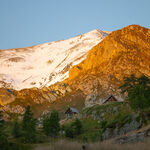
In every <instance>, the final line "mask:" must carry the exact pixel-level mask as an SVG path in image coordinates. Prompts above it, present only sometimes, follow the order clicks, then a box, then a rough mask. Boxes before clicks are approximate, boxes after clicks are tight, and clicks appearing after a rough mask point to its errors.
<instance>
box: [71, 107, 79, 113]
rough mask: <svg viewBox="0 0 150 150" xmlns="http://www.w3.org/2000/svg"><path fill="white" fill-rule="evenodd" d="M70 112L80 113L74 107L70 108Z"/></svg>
mask: <svg viewBox="0 0 150 150" xmlns="http://www.w3.org/2000/svg"><path fill="white" fill-rule="evenodd" d="M70 110H72V111H73V112H76V113H78V110H77V109H75V108H73V107H70Z"/></svg>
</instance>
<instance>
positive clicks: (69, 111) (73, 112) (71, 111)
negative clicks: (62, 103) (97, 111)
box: [65, 107, 79, 117]
mask: <svg viewBox="0 0 150 150" xmlns="http://www.w3.org/2000/svg"><path fill="white" fill-rule="evenodd" d="M78 113H79V112H78V110H77V109H75V108H73V107H69V108H68V109H67V110H66V111H65V114H66V117H71V116H74V115H76V114H78Z"/></svg>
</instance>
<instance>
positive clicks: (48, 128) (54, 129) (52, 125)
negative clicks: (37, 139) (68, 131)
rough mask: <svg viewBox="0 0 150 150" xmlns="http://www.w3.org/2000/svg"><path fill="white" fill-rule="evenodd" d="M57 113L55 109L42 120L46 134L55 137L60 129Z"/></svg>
mask: <svg viewBox="0 0 150 150" xmlns="http://www.w3.org/2000/svg"><path fill="white" fill-rule="evenodd" d="M59 120H60V119H59V115H58V112H57V111H52V112H51V114H50V115H49V116H47V117H46V118H45V119H44V120H43V130H44V132H45V134H46V135H47V136H52V137H55V136H57V135H58V132H59V130H60V124H59Z"/></svg>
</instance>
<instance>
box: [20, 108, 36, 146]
mask: <svg viewBox="0 0 150 150" xmlns="http://www.w3.org/2000/svg"><path fill="white" fill-rule="evenodd" d="M22 130H23V136H24V142H27V143H31V142H34V141H35V133H36V119H34V118H33V113H32V112H31V110H30V106H27V107H26V111H25V114H24V117H23V122H22Z"/></svg>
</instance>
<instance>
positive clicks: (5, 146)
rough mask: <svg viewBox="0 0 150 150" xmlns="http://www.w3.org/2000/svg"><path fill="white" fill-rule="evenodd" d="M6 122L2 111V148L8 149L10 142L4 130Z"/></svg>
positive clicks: (0, 133) (0, 113)
mask: <svg viewBox="0 0 150 150" xmlns="http://www.w3.org/2000/svg"><path fill="white" fill-rule="evenodd" d="M4 124H5V121H4V119H3V115H2V112H0V149H1V150H8V149H9V143H8V140H7V137H6V135H5V132H4Z"/></svg>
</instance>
